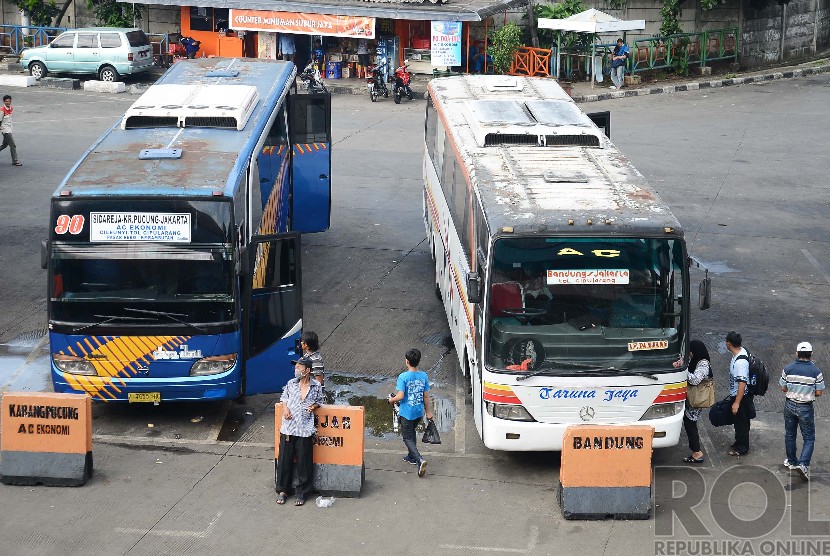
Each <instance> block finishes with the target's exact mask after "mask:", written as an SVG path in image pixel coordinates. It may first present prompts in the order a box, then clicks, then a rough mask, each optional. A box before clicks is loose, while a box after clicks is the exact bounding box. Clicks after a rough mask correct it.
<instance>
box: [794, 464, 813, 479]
mask: <svg viewBox="0 0 830 556" xmlns="http://www.w3.org/2000/svg"><path fill="white" fill-rule="evenodd" d="M795 470H796V471H797V472H798V475H799V476H800V477H801V478H802V479H804V480H805V481H809V480H810V468H809V467H807V466H806V465H797V466H796V467H795Z"/></svg>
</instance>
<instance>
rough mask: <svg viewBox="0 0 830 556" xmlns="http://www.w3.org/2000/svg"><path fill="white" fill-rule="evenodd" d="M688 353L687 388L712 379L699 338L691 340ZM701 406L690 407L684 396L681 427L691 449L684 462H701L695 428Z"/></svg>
mask: <svg viewBox="0 0 830 556" xmlns="http://www.w3.org/2000/svg"><path fill="white" fill-rule="evenodd" d="M689 355H690V357H691V359H690V361H689V366H688V367H687V368H686V371H687V372H688V374H689V376H688V378H687V380H688V383H689V390H690V389H693V388H696V387H700V386H701V383H702V382H704V381H707V380H709V381H711V380H712V365H711V363H710V361H709V350H708V349H706V345H705V344H704V343H703V342H701V341H700V340H692V341H691V342H690V343H689ZM702 411H703V409H702V408H699V407H692V403H691V402H690V400H689V395H688V393H687V396H686V411H685V412H684V413H683V428H684V429H686V436H688V437H689V449H690V450H691V451H692V453H691V454H689V455H688V456H687V457H685V458H683V461H685V462H686V463H703V461H704V457H703V449H702V448H701V446H700V434H699V433H698V430H697V421H698V418H699V417H700V414H701V412H702Z"/></svg>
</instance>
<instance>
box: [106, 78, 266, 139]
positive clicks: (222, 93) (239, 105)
mask: <svg viewBox="0 0 830 556" xmlns="http://www.w3.org/2000/svg"><path fill="white" fill-rule="evenodd" d="M258 101H259V93H258V92H257V89H256V87H253V86H250V85H153V86H152V87H150V88H149V89H148V90H147V92H146V93H144V94H143V95H141V97H140V98H139V99H138V100H137V101H135V102H134V103H133V105H132V106H131V107H130V108H129V109H128V110H127V113H126V114H125V115H124V119H123V120H122V121H121V129H136V128H153V127H214V128H224V129H236V130H239V131H241V130H243V129H245V125H246V124H247V123H248V119H249V118H250V117H251V114H252V113H253V111H254V109H255V108H256V105H257V102H258Z"/></svg>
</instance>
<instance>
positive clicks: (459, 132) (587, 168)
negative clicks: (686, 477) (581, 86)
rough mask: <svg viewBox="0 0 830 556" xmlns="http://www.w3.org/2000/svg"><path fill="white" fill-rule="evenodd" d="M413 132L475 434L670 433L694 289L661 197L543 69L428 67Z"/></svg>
mask: <svg viewBox="0 0 830 556" xmlns="http://www.w3.org/2000/svg"><path fill="white" fill-rule="evenodd" d="M606 129H607V128H606ZM425 143H426V144H425V157H424V184H425V187H424V223H425V225H426V232H427V236H428V238H429V241H430V247H431V249H432V254H433V258H434V260H435V287H436V293H437V295H439V296H440V298H441V300H442V302H443V304H444V307H445V309H446V313H447V318H448V320H449V325H450V329H451V331H452V336H453V340H454V343H455V346H456V351H457V353H458V357H459V364H460V367H461V369H462V372H463V373H464V376H465V377H468V380H469V381H470V385H469V390H468V392H469V395H470V396H471V397H472V405H473V411H474V414H475V424H476V429H477V430H478V432H479V435H480V436H481V438H482V439H483V441H484V444H485V445H486V446H487V447H489V448H492V449H496V450H510V451H521V450H561V448H562V437H563V433H564V431H565V428H566V427H567V426H569V425H572V424H620V425H625V424H643V425H650V426H652V427H654V430H655V435H654V446H655V447H664V446H673V445H675V444H677V442H678V439H679V436H680V428H681V424H682V418H683V406H684V400H685V399H686V374H685V370H684V368H685V366H684V367H676V366H675V362H677V361H678V360H680V359H682V358H683V357H684V356H685V355H686V354H687V353H688V341H689V306H690V299H689V298H690V293H691V292H690V289H689V262H688V258H687V254H686V245H685V242H684V240H683V232H682V231H681V229H680V225H679V223H678V221H677V220H676V219H675V217H674V216H673V215H672V213H671V210H670V209H669V207H668V206H666V205H665V204H664V203H663V202H662V201H661V200H660V198H659V197H658V196H657V194H656V193H655V192H654V191H653V190H652V189H650V188H649V187H648V185H647V184H646V182H645V179H644V178H643V176H642V175H641V174H640V173H639V172H638V171H637V170H636V169H635V168H634V167H633V166H632V164H631V163H630V162H629V161H628V160H627V159H626V158H625V157H624V156H623V155H622V153H620V151H619V150H618V149H617V148H616V147H615V146H614V145H613V144H612V143H611V141H610V140H609V139H608V138H607V137H606V136H605V135H604V134H603V133H602V131H600V130H599V129H598V128H597V127H596V125H594V123H593V122H592V120H591V119H590V118H589V117H588V116H587V115H586V114H584V113H583V112H581V111H580V110H579V108H578V107H577V106H576V104H575V103H574V102H573V101H572V100H571V98H570V97H569V96H568V95H566V94H565V93H564V92H563V91H562V89H561V88H560V87H559V85H558V84H557V83H556V82H554V81H551V80H543V79H536V78H523V77H503V76H462V77H449V78H443V79H434V80H432V81H431V82H430V85H429V99H428V102H427V112H426V126H425ZM708 286H709V283H708V278H707V279H706V280H704V282H703V283H702V284H701V288H702V289H701V292H702V294H705V295H702V297H701V308H706V306H708V294H707V293H706V292H708V290H707V289H706V288H707V287H708Z"/></svg>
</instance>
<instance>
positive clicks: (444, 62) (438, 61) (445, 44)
mask: <svg viewBox="0 0 830 556" xmlns="http://www.w3.org/2000/svg"><path fill="white" fill-rule="evenodd" d="M432 65H433V66H460V65H461V22H460V21H433V22H432Z"/></svg>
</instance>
